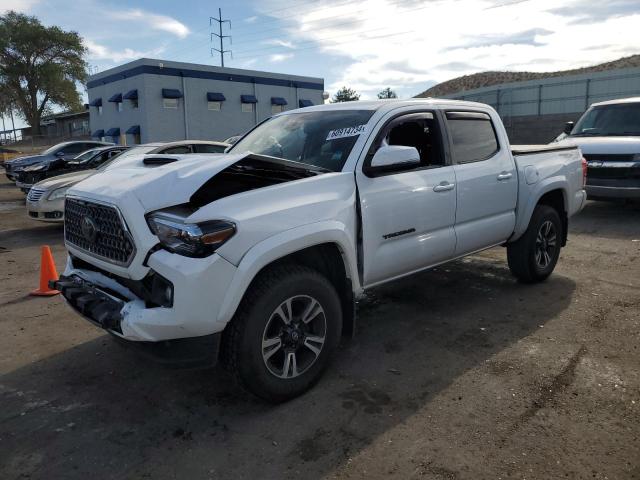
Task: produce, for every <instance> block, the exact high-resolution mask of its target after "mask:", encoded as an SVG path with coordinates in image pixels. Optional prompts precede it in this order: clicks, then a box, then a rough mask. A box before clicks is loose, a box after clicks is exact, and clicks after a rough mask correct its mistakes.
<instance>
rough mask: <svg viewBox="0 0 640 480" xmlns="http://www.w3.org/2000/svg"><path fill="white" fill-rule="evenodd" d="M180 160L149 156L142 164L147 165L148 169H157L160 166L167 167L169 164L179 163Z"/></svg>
mask: <svg viewBox="0 0 640 480" xmlns="http://www.w3.org/2000/svg"><path fill="white" fill-rule="evenodd" d="M177 161H178V159H177V158H175V157H165V156H160V155H158V156H151V155H148V156H146V157H144V160H142V163H143V164H145V165H147V166H148V167H157V166H160V165H167V164H169V163H173V162H177Z"/></svg>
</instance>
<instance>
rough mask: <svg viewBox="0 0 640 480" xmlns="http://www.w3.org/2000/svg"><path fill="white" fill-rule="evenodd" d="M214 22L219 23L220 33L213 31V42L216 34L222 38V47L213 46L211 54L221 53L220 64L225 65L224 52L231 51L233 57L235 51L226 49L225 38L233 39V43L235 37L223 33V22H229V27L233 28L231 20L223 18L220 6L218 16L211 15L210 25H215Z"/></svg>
mask: <svg viewBox="0 0 640 480" xmlns="http://www.w3.org/2000/svg"><path fill="white" fill-rule="evenodd" d="M213 22H216V23H217V24H218V33H215V32H211V41H212V42H213V37H214V36H216V37H218V39H219V40H220V48H219V49H218V48H211V56H212V57H213V52H218V53H219V54H220V66H221V67H224V54H225V53H230V54H231V58H233V52H232V51H231V50H225V49H224V39H225V38H228V39H230V40H231V43H232V44H233V39H232V38H231V35H223V34H222V24H223V23H225V22H227V23H228V24H229V29H231V20H223V19H222V9H221V8H219V9H218V18H216V17H209V26H213Z"/></svg>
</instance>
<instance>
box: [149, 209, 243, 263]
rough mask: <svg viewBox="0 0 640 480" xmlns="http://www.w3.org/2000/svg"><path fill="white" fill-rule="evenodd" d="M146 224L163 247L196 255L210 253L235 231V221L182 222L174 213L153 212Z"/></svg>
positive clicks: (174, 251)
mask: <svg viewBox="0 0 640 480" xmlns="http://www.w3.org/2000/svg"><path fill="white" fill-rule="evenodd" d="M147 224H148V225H149V228H150V229H151V231H152V232H153V233H154V234H155V235H156V236H157V237H158V240H160V244H161V245H162V246H163V247H164V248H165V249H166V250H169V251H170V252H173V253H177V254H179V255H184V256H187V257H196V258H202V257H207V256H209V255H211V254H212V253H213V252H215V251H216V249H218V248H219V247H221V246H222V245H223V244H224V243H225V242H226V241H227V240H229V239H230V238H231V237H232V236H233V235H234V234H235V233H236V226H235V224H234V223H232V222H228V221H225V220H213V221H210V222H203V223H183V222H181V221H180V220H179V219H177V218H175V217H169V216H165V215H162V214H152V215H150V216H149V217H147Z"/></svg>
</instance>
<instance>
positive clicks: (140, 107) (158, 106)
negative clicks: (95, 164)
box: [87, 58, 324, 145]
mask: <svg viewBox="0 0 640 480" xmlns="http://www.w3.org/2000/svg"><path fill="white" fill-rule="evenodd" d="M87 89H88V95H89V113H90V128H91V135H92V136H93V137H95V138H104V139H105V140H107V141H114V142H116V143H121V144H124V143H126V144H127V145H132V144H138V143H149V142H162V141H174V140H185V139H192V140H224V139H225V138H227V137H230V136H232V135H239V134H242V133H244V132H246V131H247V130H249V129H250V128H252V127H253V126H254V125H256V124H257V123H259V122H261V121H262V120H265V119H266V118H268V117H270V116H272V115H273V114H275V113H279V112H281V111H283V110H290V109H294V108H300V107H305V106H310V105H318V104H321V103H323V101H324V100H323V93H324V80H323V79H321V78H313V77H301V76H296V75H285V74H279V73H268V72H259V71H253V70H241V69H236V68H222V67H213V66H209V65H196V64H190V63H181V62H169V61H164V60H152V59H147V58H142V59H140V60H136V61H133V62H130V63H127V64H125V65H121V66H119V67H115V68H112V69H110V70H105V71H104V72H100V73H98V74H96V75H92V76H91V77H90V78H89V81H88V83H87Z"/></svg>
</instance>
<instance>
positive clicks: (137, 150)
mask: <svg viewBox="0 0 640 480" xmlns="http://www.w3.org/2000/svg"><path fill="white" fill-rule="evenodd" d="M156 148H158V145H140V146H138V147H131V148H130V149H128V150H124V151H123V152H121V153H119V154H118V155H115V156H113V157H111V158H110V159H109V160H107V161H106V162H104V163H103V164H102V165H101V166H100V168H98V170H105V169H106V168H107V167H109V168H110V167H115V166H117V165H118V164H120V163H121V162H120V161H121V160H125V159H127V158H129V157H131V156H133V155H143V154H145V153H149V152H150V151H151V150H154V149H156Z"/></svg>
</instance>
